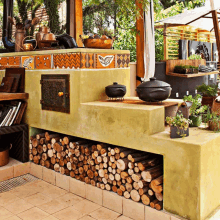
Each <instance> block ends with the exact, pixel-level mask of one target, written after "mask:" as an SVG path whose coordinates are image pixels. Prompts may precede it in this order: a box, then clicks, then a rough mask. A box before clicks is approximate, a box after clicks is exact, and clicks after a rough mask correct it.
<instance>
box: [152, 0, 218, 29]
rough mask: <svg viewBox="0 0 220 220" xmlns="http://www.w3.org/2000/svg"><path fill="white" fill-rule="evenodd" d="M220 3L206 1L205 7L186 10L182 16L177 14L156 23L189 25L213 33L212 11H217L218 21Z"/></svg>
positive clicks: (215, 0) (216, 0)
mask: <svg viewBox="0 0 220 220" xmlns="http://www.w3.org/2000/svg"><path fill="white" fill-rule="evenodd" d="M219 9H220V1H219V0H213V2H211V4H210V1H206V4H205V6H202V7H199V8H195V9H192V10H186V11H185V12H183V13H182V14H178V15H175V16H172V17H169V18H166V19H163V20H160V21H157V22H156V23H160V24H169V26H172V25H173V26H176V25H191V26H193V27H195V28H201V29H203V30H208V31H213V30H214V25H213V19H212V18H213V17H212V11H213V10H217V15H218V20H220V10H219Z"/></svg>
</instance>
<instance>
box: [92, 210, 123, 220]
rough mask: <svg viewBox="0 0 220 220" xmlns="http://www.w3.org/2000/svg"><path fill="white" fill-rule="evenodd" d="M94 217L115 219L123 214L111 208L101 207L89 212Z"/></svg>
mask: <svg viewBox="0 0 220 220" xmlns="http://www.w3.org/2000/svg"><path fill="white" fill-rule="evenodd" d="M89 215H90V216H91V217H92V218H95V219H97V220H104V219H105V220H107V219H109V220H113V219H117V218H118V217H119V216H120V215H121V214H119V213H117V212H114V211H112V210H110V209H107V208H104V207H102V208H100V209H98V210H96V211H94V212H92V213H90V214H89Z"/></svg>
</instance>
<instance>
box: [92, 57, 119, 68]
mask: <svg viewBox="0 0 220 220" xmlns="http://www.w3.org/2000/svg"><path fill="white" fill-rule="evenodd" d="M96 68H101V69H103V68H115V55H112V54H104V55H103V54H96Z"/></svg>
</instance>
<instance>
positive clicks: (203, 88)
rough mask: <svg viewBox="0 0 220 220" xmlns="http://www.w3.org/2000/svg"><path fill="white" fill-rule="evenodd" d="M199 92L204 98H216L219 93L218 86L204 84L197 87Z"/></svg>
mask: <svg viewBox="0 0 220 220" xmlns="http://www.w3.org/2000/svg"><path fill="white" fill-rule="evenodd" d="M196 89H197V91H198V92H201V93H202V94H203V95H204V96H211V97H213V96H216V95H217V93H218V84H212V85H206V84H205V83H203V84H202V85H200V86H197V87H196Z"/></svg>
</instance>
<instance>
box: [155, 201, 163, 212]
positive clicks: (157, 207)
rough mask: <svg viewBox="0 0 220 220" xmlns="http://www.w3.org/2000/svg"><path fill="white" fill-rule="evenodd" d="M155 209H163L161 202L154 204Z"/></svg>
mask: <svg viewBox="0 0 220 220" xmlns="http://www.w3.org/2000/svg"><path fill="white" fill-rule="evenodd" d="M155 209H156V210H161V209H163V202H158V203H157V204H156V205H155Z"/></svg>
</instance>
